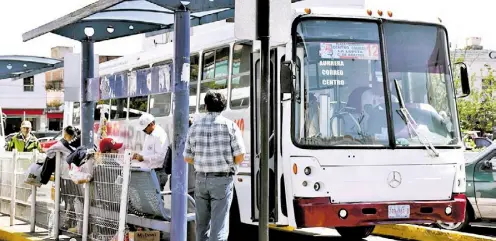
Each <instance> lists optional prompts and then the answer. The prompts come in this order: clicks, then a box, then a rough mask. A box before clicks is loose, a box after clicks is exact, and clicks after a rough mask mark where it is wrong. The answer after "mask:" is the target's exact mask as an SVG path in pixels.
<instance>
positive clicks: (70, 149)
mask: <svg viewBox="0 0 496 241" xmlns="http://www.w3.org/2000/svg"><path fill="white" fill-rule="evenodd" d="M60 142H62V145H64V146H65V148H67V149H69V151H70V152H71V154H72V153H73V152H74V150H73V149H72V148H71V145H69V142H67V141H66V140H64V139H62V140H61V141H60Z"/></svg>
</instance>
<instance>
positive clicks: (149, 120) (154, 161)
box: [133, 113, 169, 189]
mask: <svg viewBox="0 0 496 241" xmlns="http://www.w3.org/2000/svg"><path fill="white" fill-rule="evenodd" d="M138 128H139V130H142V131H143V132H145V133H146V137H145V141H144V143H143V150H142V151H141V152H140V153H134V154H133V160H137V161H139V162H140V163H139V166H140V167H145V168H150V169H153V170H155V172H156V173H157V176H158V179H159V183H160V188H162V189H163V188H164V187H165V184H166V183H167V179H168V175H167V174H166V173H165V170H164V160H165V155H166V153H167V147H168V146H169V141H168V138H167V133H165V130H164V129H163V128H162V127H160V126H159V125H156V124H155V117H153V116H152V115H150V114H148V113H143V114H142V115H141V117H140V118H139V120H138Z"/></svg>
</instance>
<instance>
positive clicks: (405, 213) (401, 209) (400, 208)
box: [388, 205, 410, 219]
mask: <svg viewBox="0 0 496 241" xmlns="http://www.w3.org/2000/svg"><path fill="white" fill-rule="evenodd" d="M388 217H389V218H390V219H400V218H409V217H410V205H389V207H388Z"/></svg>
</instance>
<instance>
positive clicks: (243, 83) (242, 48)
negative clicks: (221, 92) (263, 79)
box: [230, 43, 252, 109]
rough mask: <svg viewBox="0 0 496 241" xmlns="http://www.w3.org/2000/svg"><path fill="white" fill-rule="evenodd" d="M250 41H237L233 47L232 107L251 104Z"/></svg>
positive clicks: (245, 106) (244, 106)
mask: <svg viewBox="0 0 496 241" xmlns="http://www.w3.org/2000/svg"><path fill="white" fill-rule="evenodd" d="M251 50H252V46H251V45H250V44H249V43H237V44H235V45H234V48H233V63H232V79H231V100H230V101H231V109H241V108H247V107H248V106H249V105H250V68H251V67H250V56H251Z"/></svg>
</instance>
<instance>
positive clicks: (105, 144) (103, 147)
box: [99, 137, 124, 153]
mask: <svg viewBox="0 0 496 241" xmlns="http://www.w3.org/2000/svg"><path fill="white" fill-rule="evenodd" d="M123 145H124V143H122V142H116V141H114V139H112V138H110V137H107V138H103V139H102V140H101V141H100V144H99V146H100V152H101V153H118V152H119V149H121V148H122V146H123Z"/></svg>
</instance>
